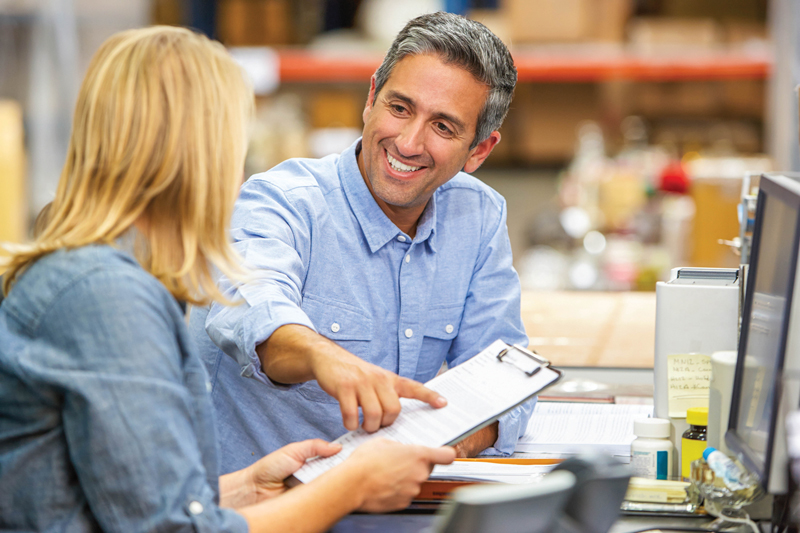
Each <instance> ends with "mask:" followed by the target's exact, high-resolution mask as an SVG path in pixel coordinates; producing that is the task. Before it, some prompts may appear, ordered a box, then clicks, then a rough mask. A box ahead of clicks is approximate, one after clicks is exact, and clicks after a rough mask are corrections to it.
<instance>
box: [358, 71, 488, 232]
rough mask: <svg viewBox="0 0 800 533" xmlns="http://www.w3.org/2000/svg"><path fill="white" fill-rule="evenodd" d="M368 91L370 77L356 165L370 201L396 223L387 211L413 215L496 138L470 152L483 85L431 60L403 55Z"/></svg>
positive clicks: (480, 157) (484, 90)
mask: <svg viewBox="0 0 800 533" xmlns="http://www.w3.org/2000/svg"><path fill="white" fill-rule="evenodd" d="M374 93H375V79H374V77H373V80H372V86H371V89H370V94H369V97H368V98H367V105H366V107H365V108H364V115H363V116H364V134H363V139H362V142H361V153H360V155H359V167H360V168H361V172H362V174H363V175H364V178H365V180H366V182H367V185H368V186H369V188H370V190H371V191H372V194H373V196H374V197H375V199H376V201H377V202H378V204H379V205H380V206H381V208H382V209H383V211H384V212H386V214H387V215H388V216H389V218H390V219H392V220H393V222H395V223H396V224H397V222H398V221H397V220H394V218H393V216H392V213H394V214H398V215H400V216H402V214H405V215H407V214H409V213H410V214H412V215H414V214H415V215H416V217H418V216H419V215H420V214H421V213H422V210H423V209H424V208H425V205H426V204H427V202H428V200H429V199H430V198H431V196H432V195H433V193H434V191H435V190H436V189H437V188H438V187H439V186H440V185H442V184H443V183H445V182H446V181H448V180H449V179H450V178H452V177H453V176H455V175H456V173H457V172H458V171H460V170H461V169H462V168H463V169H464V170H465V171H466V172H473V171H474V170H476V169H477V168H478V167H479V166H480V165H481V163H482V162H483V160H484V159H486V157H487V156H488V155H489V153H490V152H491V150H492V148H493V147H494V145H495V144H496V143H497V142H498V141H499V139H500V134H499V133H497V132H493V133H492V135H491V136H490V138H489V139H486V140H485V141H483V142H482V143H480V144H479V145H478V146H476V147H475V148H472V149H470V144H472V141H473V139H474V138H475V128H476V125H477V121H478V114H479V113H480V111H481V109H482V108H483V104H484V101H485V100H486V97H487V95H488V88H487V86H486V85H485V84H483V83H481V82H479V81H478V80H476V79H475V78H474V77H473V76H472V74H470V73H469V72H467V71H466V70H464V69H463V68H461V67H459V66H456V65H449V64H445V63H443V62H442V61H441V60H440V59H439V57H438V56H434V55H412V56H406V57H405V58H403V59H402V60H400V61H399V62H398V63H397V64H396V65H395V67H394V69H393V70H392V73H391V74H390V76H389V79H388V80H387V81H386V84H385V85H384V86H383V88H382V89H381V91H380V93H379V94H378V97H377V99H374V96H375V94H374ZM373 100H374V102H373ZM414 220H416V219H414Z"/></svg>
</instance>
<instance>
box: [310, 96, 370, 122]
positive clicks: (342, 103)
mask: <svg viewBox="0 0 800 533" xmlns="http://www.w3.org/2000/svg"><path fill="white" fill-rule="evenodd" d="M365 103H366V98H365V95H364V91H361V90H359V91H333V90H331V91H318V92H316V93H314V95H313V96H312V97H311V101H310V102H309V117H310V119H311V127H312V128H358V129H361V127H362V126H363V125H364V124H363V122H362V120H361V112H362V111H363V110H364V104H365Z"/></svg>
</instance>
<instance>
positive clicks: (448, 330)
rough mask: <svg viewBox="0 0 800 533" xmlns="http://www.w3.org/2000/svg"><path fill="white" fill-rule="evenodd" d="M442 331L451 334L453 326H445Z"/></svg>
mask: <svg viewBox="0 0 800 533" xmlns="http://www.w3.org/2000/svg"><path fill="white" fill-rule="evenodd" d="M444 330H445V331H446V332H447V333H453V324H447V325H446V326H445V327H444Z"/></svg>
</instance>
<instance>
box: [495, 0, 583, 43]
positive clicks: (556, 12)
mask: <svg viewBox="0 0 800 533" xmlns="http://www.w3.org/2000/svg"><path fill="white" fill-rule="evenodd" d="M590 1H591V0H536V1H534V2H531V1H530V0H505V2H503V4H502V8H503V10H504V11H505V13H506V16H507V20H508V22H509V27H510V29H511V40H512V42H514V43H515V44H517V43H530V42H543V41H580V40H583V39H585V38H586V36H587V35H588V32H589V25H590V22H591V21H590V18H589V16H590V10H589V2H590Z"/></svg>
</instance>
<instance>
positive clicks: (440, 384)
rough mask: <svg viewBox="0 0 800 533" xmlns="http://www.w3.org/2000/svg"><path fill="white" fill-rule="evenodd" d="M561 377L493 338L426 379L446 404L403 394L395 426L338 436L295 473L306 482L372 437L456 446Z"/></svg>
mask: <svg viewBox="0 0 800 533" xmlns="http://www.w3.org/2000/svg"><path fill="white" fill-rule="evenodd" d="M561 376H562V374H561V371H560V370H557V369H555V368H552V367H551V365H550V362H549V361H548V360H547V359H545V358H544V357H542V356H540V355H539V354H536V353H534V352H531V351H529V350H527V349H526V348H524V347H522V346H519V345H509V344H506V343H505V342H503V341H502V340H497V341H495V342H493V343H492V344H491V345H490V346H488V347H487V348H485V349H484V350H482V351H481V352H480V353H478V354H477V355H475V356H474V357H472V358H471V359H469V360H468V361H465V362H464V363H462V364H460V365H458V366H456V367H453V368H452V369H450V370H448V371H447V372H444V373H442V374H440V375H438V376H436V377H435V378H433V379H432V380H430V381H429V382H427V383H425V386H426V387H428V388H430V389H432V390H435V391H436V392H438V393H439V394H441V395H442V396H444V397H445V398H447V401H448V404H447V406H445V407H442V408H440V409H434V408H433V407H430V406H429V405H427V404H424V403H423V402H421V401H419V400H410V399H407V398H401V399H400V402H401V404H402V406H403V407H402V411H401V412H400V416H398V417H397V419H396V420H395V422H394V424H392V425H391V426H387V427H383V428H381V429H379V430H378V431H376V432H374V433H372V434H369V433H366V432H365V431H364V430H363V429H361V428H359V429H357V430H355V431H351V432H349V433H346V434H344V435H342V436H341V437H339V438H338V439H336V440H335V441H334V442H337V443H339V444H341V445H342V451H340V452H339V453H338V454H336V455H334V456H332V457H327V458H321V457H315V458H312V459H309V460H308V461H306V464H305V465H304V466H303V467H302V468H301V469H300V470H298V471H297V472H296V473H295V474H294V477H296V478H297V479H298V480H299V481H301V482H305V483H307V482H309V481H311V480H312V479H314V478H316V477H317V476H319V475H321V474H322V473H323V472H325V471H327V470H329V469H330V468H333V467H334V466H336V465H338V464H340V463H342V462H344V461H345V460H346V459H347V458H348V457H349V456H350V454H351V453H352V452H353V450H355V448H357V447H358V446H360V445H361V444H363V443H364V442H366V441H367V440H370V439H372V438H375V437H382V438H388V439H390V440H395V441H398V442H404V443H409V444H422V445H425V446H432V447H438V446H445V445H453V444H456V443H458V442H460V441H461V440H463V439H465V438H466V437H468V436H470V435H472V434H473V433H475V432H477V431H479V430H481V429H483V428H485V427H486V426H488V425H490V424H493V423H494V422H495V421H496V420H497V419H498V418H500V417H501V416H503V415H505V414H506V413H508V412H510V411H511V410H513V409H515V408H516V407H519V406H520V405H522V404H523V403H525V402H526V401H528V400H530V399H531V398H533V397H534V396H536V395H537V394H539V392H541V391H542V390H544V389H545V388H547V387H549V386H551V385H552V384H554V383H556V382H557V381H558V380H559V379H561Z"/></svg>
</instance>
